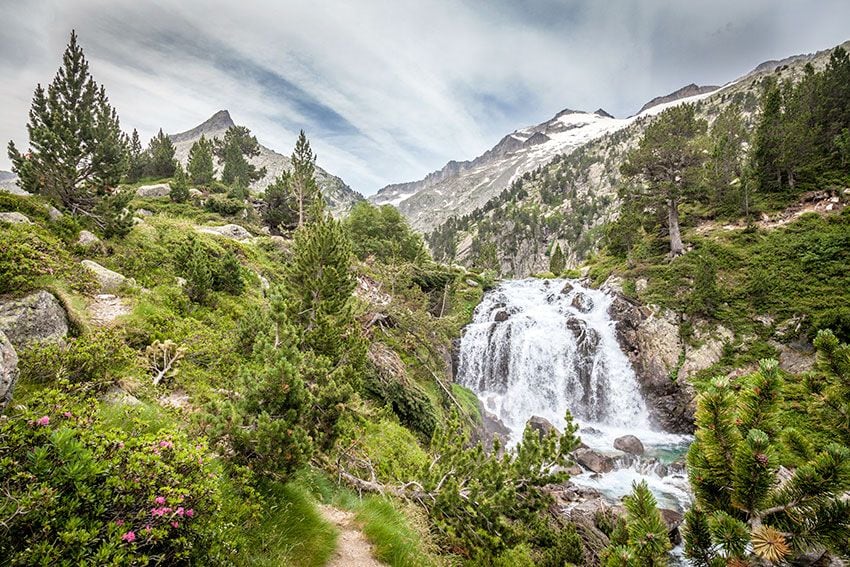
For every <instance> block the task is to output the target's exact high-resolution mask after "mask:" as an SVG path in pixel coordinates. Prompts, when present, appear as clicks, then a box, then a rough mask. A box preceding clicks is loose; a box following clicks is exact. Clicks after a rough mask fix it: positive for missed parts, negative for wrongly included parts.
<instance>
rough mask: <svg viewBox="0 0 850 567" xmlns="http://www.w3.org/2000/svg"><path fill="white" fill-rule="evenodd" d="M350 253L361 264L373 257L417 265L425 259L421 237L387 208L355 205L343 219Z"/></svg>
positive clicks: (389, 207) (394, 210)
mask: <svg viewBox="0 0 850 567" xmlns="http://www.w3.org/2000/svg"><path fill="white" fill-rule="evenodd" d="M345 228H346V230H347V231H348V234H349V236H350V237H351V242H352V243H353V248H354V253H355V254H356V255H357V257H358V258H360V259H361V260H363V259H365V258H367V257H368V256H374V257H375V258H376V259H377V260H380V261H381V262H386V263H390V262H417V263H418V262H421V261H423V260H426V259H427V258H428V252H427V250H426V249H425V243H424V241H423V240H422V236H421V235H420V234H418V233H417V232H415V231H414V230H413V229H411V228H410V225H409V224H408V223H407V220H406V219H405V218H404V217H403V216H402V215H401V213H400V212H398V209H396V208H395V207H392V206H390V205H384V206H382V207H375V206H372V205H370V204H369V203H368V202H367V201H361V202H359V203H357V204H356V205H355V206H354V208H353V209H352V210H351V214H350V215H348V217H347V218H346V219H345Z"/></svg>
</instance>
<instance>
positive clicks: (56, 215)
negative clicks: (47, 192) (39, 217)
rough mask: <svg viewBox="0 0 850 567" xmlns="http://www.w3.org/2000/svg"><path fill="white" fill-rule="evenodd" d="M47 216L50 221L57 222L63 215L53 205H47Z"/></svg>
mask: <svg viewBox="0 0 850 567" xmlns="http://www.w3.org/2000/svg"><path fill="white" fill-rule="evenodd" d="M47 216H48V217H50V220H52V221H57V220H59V219H61V218H62V217H63V216H65V215H63V214H62V211H60V210H59V209H57V208H56V207H54V206H53V205H47Z"/></svg>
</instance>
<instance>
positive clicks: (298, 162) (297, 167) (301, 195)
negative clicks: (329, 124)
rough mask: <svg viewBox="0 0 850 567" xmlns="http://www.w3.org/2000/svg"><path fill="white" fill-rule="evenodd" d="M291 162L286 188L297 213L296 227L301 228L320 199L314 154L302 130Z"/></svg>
mask: <svg viewBox="0 0 850 567" xmlns="http://www.w3.org/2000/svg"><path fill="white" fill-rule="evenodd" d="M291 162H292V170H291V171H290V173H289V176H288V186H289V191H290V196H291V199H292V201H293V202H294V203H295V210H296V211H297V213H298V214H297V217H298V226H303V225H304V223H305V222H307V221H308V218H307V217H308V214H309V212H310V211H312V210H313V203H314V202H315V201H318V200H321V198H322V196H321V193H320V192H319V186H318V184H317V183H316V154H314V153H313V151H312V150H311V149H310V142H309V141H308V140H307V136H306V135H305V134H304V130H301V132H300V133H299V134H298V141H296V142H295V150H294V151H293V152H292V158H291Z"/></svg>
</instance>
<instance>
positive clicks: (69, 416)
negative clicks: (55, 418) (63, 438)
mask: <svg viewBox="0 0 850 567" xmlns="http://www.w3.org/2000/svg"><path fill="white" fill-rule="evenodd" d="M62 415H64V416H65V417H67V418H68V419H70V418H72V417H74V414H72V413H71V412H69V411H66V412H65V413H63V414H62Z"/></svg>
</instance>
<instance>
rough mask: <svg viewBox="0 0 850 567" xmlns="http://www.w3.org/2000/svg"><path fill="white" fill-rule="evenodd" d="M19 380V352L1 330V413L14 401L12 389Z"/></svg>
mask: <svg viewBox="0 0 850 567" xmlns="http://www.w3.org/2000/svg"><path fill="white" fill-rule="evenodd" d="M17 381H18V354H17V353H16V352H15V348H14V347H13V346H12V343H10V342H9V339H8V338H6V335H5V334H4V333H3V332H2V331H0V413H2V411H3V410H4V409H5V408H6V406H7V405H8V404H9V402H11V401H12V390H13V389H14V388H15V382H17Z"/></svg>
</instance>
